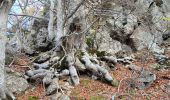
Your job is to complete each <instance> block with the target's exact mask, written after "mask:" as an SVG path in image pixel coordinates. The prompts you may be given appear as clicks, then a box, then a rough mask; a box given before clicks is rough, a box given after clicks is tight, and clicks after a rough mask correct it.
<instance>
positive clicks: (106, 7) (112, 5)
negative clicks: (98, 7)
mask: <svg viewBox="0 0 170 100" xmlns="http://www.w3.org/2000/svg"><path fill="white" fill-rule="evenodd" d="M102 8H104V9H112V8H114V3H112V1H110V2H106V3H103V4H102Z"/></svg>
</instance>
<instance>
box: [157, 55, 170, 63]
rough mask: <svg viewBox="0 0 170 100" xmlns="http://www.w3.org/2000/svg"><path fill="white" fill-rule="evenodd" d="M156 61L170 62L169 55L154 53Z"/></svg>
mask: <svg viewBox="0 0 170 100" xmlns="http://www.w3.org/2000/svg"><path fill="white" fill-rule="evenodd" d="M154 56H155V59H156V61H157V62H158V63H159V64H161V65H166V64H169V62H170V61H169V57H167V56H165V55H162V54H154Z"/></svg>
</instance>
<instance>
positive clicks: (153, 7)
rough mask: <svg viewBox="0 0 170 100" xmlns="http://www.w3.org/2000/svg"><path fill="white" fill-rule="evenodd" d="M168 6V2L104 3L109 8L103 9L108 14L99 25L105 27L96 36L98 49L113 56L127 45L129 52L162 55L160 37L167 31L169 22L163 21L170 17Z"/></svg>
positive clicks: (138, 0) (155, 0) (141, 0)
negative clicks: (148, 52)
mask: <svg viewBox="0 0 170 100" xmlns="http://www.w3.org/2000/svg"><path fill="white" fill-rule="evenodd" d="M109 4H110V5H109ZM125 4H126V6H125ZM168 4H169V1H168V0H147V1H146V0H136V1H135V2H131V1H128V2H118V1H109V2H107V7H108V8H107V9H104V8H103V9H104V11H105V12H104V13H106V12H107V11H108V12H110V13H109V14H108V13H107V14H108V15H109V17H108V16H107V14H105V16H104V17H103V16H102V18H103V20H102V23H103V22H104V21H105V26H106V27H105V28H102V29H101V30H102V31H101V30H100V33H97V41H100V46H99V50H104V51H108V52H112V53H113V52H114V53H115V52H118V51H119V50H122V46H123V45H126V47H130V48H131V49H132V50H141V49H144V48H149V49H150V50H151V51H153V52H156V53H164V50H163V49H161V48H160V47H159V45H160V44H161V43H162V41H163V39H162V34H164V33H167V32H169V31H168V30H169V29H168V27H170V21H168V20H164V18H169V17H170V8H169V6H168ZM123 5H124V6H123ZM105 6H106V4H105ZM111 11H112V13H111ZM101 13H102V12H100V13H99V12H98V14H101ZM96 14H97V13H96ZM108 34H110V36H109V35H108ZM101 37H102V39H101ZM163 38H165V35H164V36H163ZM109 50H110V51H109Z"/></svg>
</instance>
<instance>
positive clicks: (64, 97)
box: [58, 94, 70, 100]
mask: <svg viewBox="0 0 170 100" xmlns="http://www.w3.org/2000/svg"><path fill="white" fill-rule="evenodd" d="M58 100H70V98H69V96H68V95H65V94H63V95H62V96H61V97H60V98H59V99H58Z"/></svg>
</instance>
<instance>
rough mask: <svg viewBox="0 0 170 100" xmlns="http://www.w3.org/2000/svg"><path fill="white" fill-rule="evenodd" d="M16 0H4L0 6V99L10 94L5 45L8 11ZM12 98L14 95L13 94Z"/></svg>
mask: <svg viewBox="0 0 170 100" xmlns="http://www.w3.org/2000/svg"><path fill="white" fill-rule="evenodd" d="M14 1H15V0H3V1H2V2H1V4H0V5H1V6H0V19H1V20H0V100H1V99H5V98H6V95H10V94H9V93H8V91H7V89H6V83H5V70H4V66H5V45H6V41H7V38H6V36H5V33H6V31H7V20H8V13H9V10H10V8H11V7H12V4H13V3H14ZM12 99H14V97H13V96H12Z"/></svg>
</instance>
